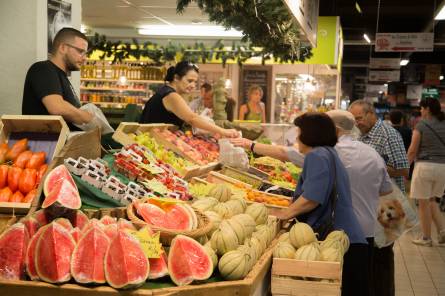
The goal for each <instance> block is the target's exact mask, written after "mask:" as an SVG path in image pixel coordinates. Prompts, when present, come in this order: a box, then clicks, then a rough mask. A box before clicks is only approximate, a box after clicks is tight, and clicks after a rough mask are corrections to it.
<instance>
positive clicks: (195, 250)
mask: <svg viewBox="0 0 445 296" xmlns="http://www.w3.org/2000/svg"><path fill="white" fill-rule="evenodd" d="M168 269H169V272H170V278H171V279H172V281H173V282H174V283H175V284H176V285H178V286H183V285H188V284H190V283H192V282H193V281H194V280H206V279H208V278H209V277H210V276H211V275H212V273H213V262H212V259H211V258H210V256H209V255H208V254H207V252H206V250H205V249H204V247H203V246H202V245H201V244H200V243H198V242H197V241H195V240H194V239H192V238H190V237H188V236H184V235H177V236H176V237H175V238H174V239H173V240H172V243H171V246H170V251H169V254H168Z"/></svg>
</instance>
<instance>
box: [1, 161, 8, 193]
mask: <svg viewBox="0 0 445 296" xmlns="http://www.w3.org/2000/svg"><path fill="white" fill-rule="evenodd" d="M8 170H9V166H7V165H6V164H2V165H0V189H2V188H4V187H6V186H7V185H8Z"/></svg>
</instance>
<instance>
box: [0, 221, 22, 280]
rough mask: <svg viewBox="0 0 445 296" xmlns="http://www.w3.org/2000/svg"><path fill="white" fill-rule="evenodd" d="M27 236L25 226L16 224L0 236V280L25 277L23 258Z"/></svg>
mask: <svg viewBox="0 0 445 296" xmlns="http://www.w3.org/2000/svg"><path fill="white" fill-rule="evenodd" d="M28 241H29V235H28V230H26V227H25V225H23V224H22V223H16V224H14V225H12V226H11V227H9V228H8V229H6V230H5V231H4V232H3V233H2V234H1V235H0V279H1V280H20V279H24V277H25V258H26V250H27V247H28Z"/></svg>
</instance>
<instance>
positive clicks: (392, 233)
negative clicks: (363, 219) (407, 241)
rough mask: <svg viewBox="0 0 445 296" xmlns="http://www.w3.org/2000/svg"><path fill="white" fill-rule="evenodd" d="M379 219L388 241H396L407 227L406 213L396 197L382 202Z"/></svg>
mask: <svg viewBox="0 0 445 296" xmlns="http://www.w3.org/2000/svg"><path fill="white" fill-rule="evenodd" d="M377 220H378V221H379V222H380V224H381V225H382V226H383V229H384V233H385V236H386V241H395V240H396V239H397V238H398V237H399V236H400V235H401V234H402V233H403V231H405V229H406V225H405V224H406V214H405V211H404V210H403V207H402V204H401V203H400V202H399V201H398V200H396V199H390V200H382V201H381V202H380V204H379V209H378V217H377Z"/></svg>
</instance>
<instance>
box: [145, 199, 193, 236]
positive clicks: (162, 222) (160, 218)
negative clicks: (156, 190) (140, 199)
mask: <svg viewBox="0 0 445 296" xmlns="http://www.w3.org/2000/svg"><path fill="white" fill-rule="evenodd" d="M136 208H137V212H138V214H139V215H140V216H141V217H142V218H143V219H144V221H145V222H147V223H148V224H150V225H154V226H157V227H162V228H166V229H175V230H190V229H191V225H192V223H193V222H192V221H191V218H190V216H189V214H188V212H187V210H185V209H184V208H183V207H181V206H178V205H175V206H173V207H171V209H170V210H169V211H168V212H165V211H164V210H163V209H161V208H160V207H158V206H155V205H152V204H148V203H143V204H139V205H138V206H137V207H136Z"/></svg>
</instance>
